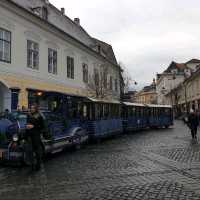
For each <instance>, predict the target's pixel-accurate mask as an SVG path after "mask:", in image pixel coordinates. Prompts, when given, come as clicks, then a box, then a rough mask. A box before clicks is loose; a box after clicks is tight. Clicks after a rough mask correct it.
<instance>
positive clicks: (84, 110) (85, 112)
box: [83, 105, 88, 118]
mask: <svg viewBox="0 0 200 200" xmlns="http://www.w3.org/2000/svg"><path fill="white" fill-rule="evenodd" d="M87 111H88V110H87V106H86V105H84V106H83V117H84V118H87V117H88V112H87Z"/></svg>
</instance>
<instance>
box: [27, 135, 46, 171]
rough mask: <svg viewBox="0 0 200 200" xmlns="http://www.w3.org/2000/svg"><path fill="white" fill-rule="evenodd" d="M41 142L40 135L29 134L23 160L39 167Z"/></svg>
mask: <svg viewBox="0 0 200 200" xmlns="http://www.w3.org/2000/svg"><path fill="white" fill-rule="evenodd" d="M41 144H42V143H41V139H40V136H37V135H36V136H31V137H29V138H28V139H27V144H26V148H25V152H26V157H25V162H26V163H27V164H28V165H32V166H36V167H38V168H39V167H40V165H41V161H42V152H43V151H42V145H41Z"/></svg>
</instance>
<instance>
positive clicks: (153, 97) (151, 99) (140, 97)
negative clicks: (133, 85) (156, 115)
mask: <svg viewBox="0 0 200 200" xmlns="http://www.w3.org/2000/svg"><path fill="white" fill-rule="evenodd" d="M135 102H137V103H143V104H157V93H156V83H155V79H154V80H153V83H152V84H151V85H149V86H146V87H144V88H143V89H142V90H141V91H139V92H137V93H136V94H135Z"/></svg>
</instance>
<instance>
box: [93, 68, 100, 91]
mask: <svg viewBox="0 0 200 200" xmlns="http://www.w3.org/2000/svg"><path fill="white" fill-rule="evenodd" d="M94 83H95V86H97V87H99V72H98V70H97V69H95V70H94Z"/></svg>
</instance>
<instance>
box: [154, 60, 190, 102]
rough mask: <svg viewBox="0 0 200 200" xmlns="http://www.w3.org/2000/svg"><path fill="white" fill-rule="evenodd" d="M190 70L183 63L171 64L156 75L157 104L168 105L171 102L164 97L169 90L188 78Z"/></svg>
mask: <svg viewBox="0 0 200 200" xmlns="http://www.w3.org/2000/svg"><path fill="white" fill-rule="evenodd" d="M190 74H191V69H190V68H189V67H188V66H187V65H186V64H184V63H176V62H172V63H171V64H170V65H169V67H168V68H167V69H166V70H165V71H164V72H163V73H161V74H157V83H156V92H157V95H158V104H169V105H171V104H172V102H171V101H170V100H169V98H168V97H167V96H166V95H167V94H168V93H169V92H170V91H171V90H173V89H174V88H176V87H177V86H178V85H179V84H180V83H182V82H183V81H184V80H185V78H186V77H187V76H190Z"/></svg>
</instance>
